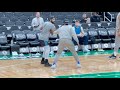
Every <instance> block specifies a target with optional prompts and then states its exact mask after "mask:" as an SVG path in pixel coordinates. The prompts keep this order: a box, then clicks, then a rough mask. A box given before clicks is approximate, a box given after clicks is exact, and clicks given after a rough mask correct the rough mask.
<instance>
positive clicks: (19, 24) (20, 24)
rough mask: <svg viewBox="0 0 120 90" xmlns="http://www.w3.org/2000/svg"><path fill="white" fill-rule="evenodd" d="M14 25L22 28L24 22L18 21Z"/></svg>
mask: <svg viewBox="0 0 120 90" xmlns="http://www.w3.org/2000/svg"><path fill="white" fill-rule="evenodd" d="M15 25H17V26H24V22H23V21H20V20H18V21H16V22H15Z"/></svg>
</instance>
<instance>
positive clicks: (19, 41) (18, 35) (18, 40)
mask: <svg viewBox="0 0 120 90" xmlns="http://www.w3.org/2000/svg"><path fill="white" fill-rule="evenodd" d="M12 35H13V42H14V44H16V45H19V46H20V52H19V53H23V54H24V53H29V48H28V47H29V43H28V42H27V39H26V35H25V34H24V33H23V32H22V31H16V30H15V31H12Z"/></svg>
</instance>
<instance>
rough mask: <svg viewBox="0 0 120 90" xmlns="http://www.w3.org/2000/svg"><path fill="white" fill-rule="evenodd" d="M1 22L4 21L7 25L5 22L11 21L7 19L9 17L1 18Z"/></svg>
mask: <svg viewBox="0 0 120 90" xmlns="http://www.w3.org/2000/svg"><path fill="white" fill-rule="evenodd" d="M0 21H2V23H4V24H5V22H7V21H9V18H7V17H1V18H0Z"/></svg>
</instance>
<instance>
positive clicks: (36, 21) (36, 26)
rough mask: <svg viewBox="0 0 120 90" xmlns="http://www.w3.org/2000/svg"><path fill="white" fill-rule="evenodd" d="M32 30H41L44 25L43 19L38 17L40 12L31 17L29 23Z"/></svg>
mask: <svg viewBox="0 0 120 90" xmlns="http://www.w3.org/2000/svg"><path fill="white" fill-rule="evenodd" d="M31 25H32V27H33V30H42V28H43V25H44V20H43V18H42V17H40V12H36V17H35V18H33V20H32V23H31Z"/></svg>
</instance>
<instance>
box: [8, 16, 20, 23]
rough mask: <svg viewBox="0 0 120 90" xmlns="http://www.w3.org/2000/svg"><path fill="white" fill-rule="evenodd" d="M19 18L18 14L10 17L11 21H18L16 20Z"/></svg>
mask: <svg viewBox="0 0 120 90" xmlns="http://www.w3.org/2000/svg"><path fill="white" fill-rule="evenodd" d="M18 20H19V19H18V17H17V16H12V17H10V21H12V22H16V21H18Z"/></svg>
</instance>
